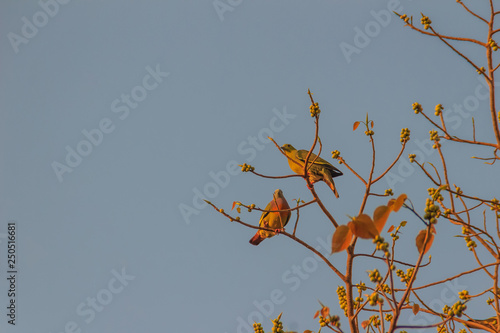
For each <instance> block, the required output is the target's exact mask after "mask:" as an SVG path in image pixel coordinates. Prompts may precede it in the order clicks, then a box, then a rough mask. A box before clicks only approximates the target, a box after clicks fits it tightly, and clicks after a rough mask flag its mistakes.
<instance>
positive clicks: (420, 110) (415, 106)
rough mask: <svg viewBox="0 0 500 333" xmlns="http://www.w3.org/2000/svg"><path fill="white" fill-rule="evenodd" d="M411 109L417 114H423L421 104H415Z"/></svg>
mask: <svg viewBox="0 0 500 333" xmlns="http://www.w3.org/2000/svg"><path fill="white" fill-rule="evenodd" d="M411 108H412V109H413V111H415V113H417V114H418V113H420V112H422V105H420V104H419V103H417V102H415V103H413V104H412V105H411Z"/></svg>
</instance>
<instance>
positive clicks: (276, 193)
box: [274, 189, 283, 198]
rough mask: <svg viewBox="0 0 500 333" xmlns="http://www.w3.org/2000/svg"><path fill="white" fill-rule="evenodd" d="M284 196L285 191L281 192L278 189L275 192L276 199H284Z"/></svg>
mask: <svg viewBox="0 0 500 333" xmlns="http://www.w3.org/2000/svg"><path fill="white" fill-rule="evenodd" d="M282 196H283V191H282V190H280V189H277V190H276V191H274V197H275V198H279V197H282Z"/></svg>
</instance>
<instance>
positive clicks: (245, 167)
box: [238, 163, 255, 172]
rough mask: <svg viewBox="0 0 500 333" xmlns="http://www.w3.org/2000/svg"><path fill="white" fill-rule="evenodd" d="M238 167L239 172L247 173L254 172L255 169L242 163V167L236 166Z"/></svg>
mask: <svg viewBox="0 0 500 333" xmlns="http://www.w3.org/2000/svg"><path fill="white" fill-rule="evenodd" d="M238 166H240V167H241V171H242V172H248V171H254V170H255V168H254V167H253V166H251V165H249V164H246V163H244V164H243V165H241V164H238Z"/></svg>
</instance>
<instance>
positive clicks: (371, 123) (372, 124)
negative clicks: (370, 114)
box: [370, 120, 374, 128]
mask: <svg viewBox="0 0 500 333" xmlns="http://www.w3.org/2000/svg"><path fill="white" fill-rule="evenodd" d="M370 125H371V126H372V128H373V126H374V123H373V120H372V121H371V122H370Z"/></svg>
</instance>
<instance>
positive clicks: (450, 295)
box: [408, 279, 467, 333]
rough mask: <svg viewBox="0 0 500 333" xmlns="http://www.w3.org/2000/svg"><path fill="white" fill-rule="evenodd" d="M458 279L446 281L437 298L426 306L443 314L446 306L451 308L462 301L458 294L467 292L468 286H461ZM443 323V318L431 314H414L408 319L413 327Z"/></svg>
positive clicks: (422, 331) (420, 312)
mask: <svg viewBox="0 0 500 333" xmlns="http://www.w3.org/2000/svg"><path fill="white" fill-rule="evenodd" d="M457 280H458V279H453V280H451V281H446V282H445V283H444V287H443V289H441V292H440V293H439V294H438V293H436V294H435V295H436V298H434V299H433V300H432V301H430V302H426V304H427V305H428V306H429V308H431V309H432V310H434V311H435V312H437V313H442V312H443V308H444V306H445V305H449V306H451V305H452V304H453V303H455V302H457V301H459V300H460V298H459V297H458V293H459V292H461V291H462V290H466V289H467V286H463V285H460V284H459V283H458V281H457ZM439 321H441V318H439V317H438V316H434V315H431V314H429V313H426V312H423V311H419V312H418V313H417V314H416V315H414V314H413V313H412V314H411V315H410V318H409V319H408V323H409V324H410V325H412V326H426V325H432V324H435V323H437V322H439ZM416 331H417V332H418V333H424V332H428V331H429V329H428V328H422V329H419V330H416Z"/></svg>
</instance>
